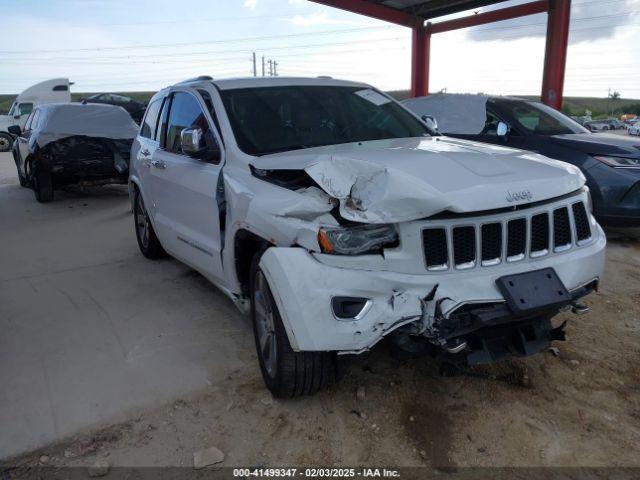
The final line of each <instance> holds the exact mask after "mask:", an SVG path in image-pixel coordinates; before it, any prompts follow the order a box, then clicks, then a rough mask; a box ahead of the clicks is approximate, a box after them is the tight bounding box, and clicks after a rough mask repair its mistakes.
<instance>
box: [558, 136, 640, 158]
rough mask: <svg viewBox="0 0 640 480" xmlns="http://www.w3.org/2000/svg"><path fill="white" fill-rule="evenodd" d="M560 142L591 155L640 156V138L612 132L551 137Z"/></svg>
mask: <svg viewBox="0 0 640 480" xmlns="http://www.w3.org/2000/svg"><path fill="white" fill-rule="evenodd" d="M550 138H551V139H552V140H553V141H554V142H556V143H559V144H560V145H564V146H567V147H570V148H573V149H576V150H580V151H581V152H584V153H588V154H591V155H596V154H600V155H618V156H627V157H640V140H639V139H637V138H631V137H623V136H620V135H614V134H612V133H570V134H566V135H553V136H551V137H550Z"/></svg>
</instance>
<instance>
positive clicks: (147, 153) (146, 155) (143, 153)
mask: <svg viewBox="0 0 640 480" xmlns="http://www.w3.org/2000/svg"><path fill="white" fill-rule="evenodd" d="M140 154H141V155H142V156H143V157H148V156H149V155H151V152H150V151H149V150H147V149H146V148H145V149H144V150H142V151H141V152H140Z"/></svg>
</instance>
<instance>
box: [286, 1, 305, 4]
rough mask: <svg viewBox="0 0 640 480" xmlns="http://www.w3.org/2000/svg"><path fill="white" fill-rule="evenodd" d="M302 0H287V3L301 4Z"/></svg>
mask: <svg viewBox="0 0 640 480" xmlns="http://www.w3.org/2000/svg"><path fill="white" fill-rule="evenodd" d="M303 3H304V0H289V5H302V4H303Z"/></svg>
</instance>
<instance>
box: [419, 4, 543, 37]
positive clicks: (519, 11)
mask: <svg viewBox="0 0 640 480" xmlns="http://www.w3.org/2000/svg"><path fill="white" fill-rule="evenodd" d="M548 10H549V0H538V1H536V2H530V3H525V4H522V5H516V6H514V7H507V8H501V9H499V10H491V11H490V12H484V13H479V14H477V15H471V16H469V17H463V18H455V19H453V20H447V21H444V22H437V23H433V24H431V32H432V33H442V32H449V31H451V30H457V29H459V28H467V27H475V26H477V25H484V24H485V23H493V22H499V21H501V20H510V19H512V18H518V17H525V16H527V15H533V14H535V13H544V12H546V11H548Z"/></svg>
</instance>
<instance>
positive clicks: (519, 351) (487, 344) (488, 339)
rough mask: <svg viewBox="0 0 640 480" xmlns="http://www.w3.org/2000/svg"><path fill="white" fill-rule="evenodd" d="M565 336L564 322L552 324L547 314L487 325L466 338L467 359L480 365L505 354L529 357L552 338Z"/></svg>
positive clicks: (540, 349) (538, 351)
mask: <svg viewBox="0 0 640 480" xmlns="http://www.w3.org/2000/svg"><path fill="white" fill-rule="evenodd" d="M564 339H565V335H564V324H562V325H561V326H559V327H557V328H553V326H552V325H551V319H550V318H541V319H536V320H531V321H528V322H520V323H517V324H510V325H499V326H496V327H489V328H486V329H483V330H480V331H478V332H474V333H472V334H469V335H468V336H467V337H466V338H465V341H466V343H467V363H468V364H469V365H480V364H484V363H492V362H496V361H498V360H502V359H504V358H506V357H508V356H514V357H528V356H529V355H535V354H536V353H540V352H542V351H543V350H546V349H547V348H548V347H549V345H550V343H551V341H552V340H564Z"/></svg>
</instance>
